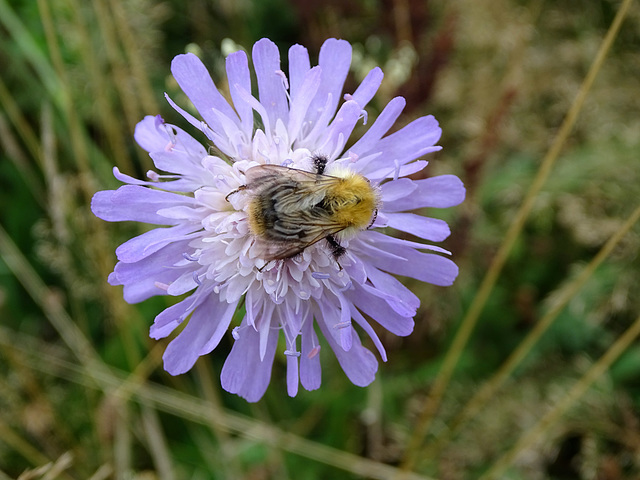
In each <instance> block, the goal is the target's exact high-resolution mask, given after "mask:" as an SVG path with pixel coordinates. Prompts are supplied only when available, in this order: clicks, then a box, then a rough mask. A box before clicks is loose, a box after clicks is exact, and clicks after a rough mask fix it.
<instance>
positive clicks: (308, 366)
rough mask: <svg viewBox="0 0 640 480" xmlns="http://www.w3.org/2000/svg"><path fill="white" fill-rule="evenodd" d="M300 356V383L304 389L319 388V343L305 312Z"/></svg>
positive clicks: (320, 376) (320, 370)
mask: <svg viewBox="0 0 640 480" xmlns="http://www.w3.org/2000/svg"><path fill="white" fill-rule="evenodd" d="M300 349H301V353H302V354H301V356H300V383H301V384H302V386H303V387H304V388H305V389H306V390H316V389H318V388H320V383H321V381H322V369H321V366H320V344H319V343H318V337H317V336H316V332H315V331H314V329H313V318H312V317H311V316H310V315H309V314H307V315H306V316H305V320H304V322H303V324H302V341H301V348H300Z"/></svg>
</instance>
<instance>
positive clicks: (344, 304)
mask: <svg viewBox="0 0 640 480" xmlns="http://www.w3.org/2000/svg"><path fill="white" fill-rule="evenodd" d="M252 59H253V67H254V69H255V74H256V79H257V87H258V88H257V92H258V98H256V97H255V96H254V95H253V94H252V93H251V92H252V88H251V77H250V71H249V62H248V60H247V56H246V54H245V53H244V52H241V51H239V52H235V53H232V54H231V55H229V56H228V57H227V59H226V70H227V77H228V83H229V90H228V92H229V94H230V98H231V104H230V103H229V102H228V101H227V100H226V99H225V97H224V96H223V95H222V94H221V93H220V91H218V89H217V88H216V86H215V84H214V83H213V81H212V79H211V77H210V75H209V73H208V72H207V70H206V68H205V67H204V65H203V64H202V62H201V61H200V60H199V59H198V58H197V57H196V56H195V55H192V54H186V55H178V56H177V57H176V58H175V59H174V60H173V62H172V65H171V70H172V73H173V76H174V77H175V79H176V80H177V82H178V84H179V85H180V87H181V88H182V90H183V91H184V92H185V93H186V95H187V96H188V97H189V99H190V100H191V102H192V103H193V105H194V106H195V107H196V109H197V110H198V112H199V113H200V115H201V116H202V119H203V120H202V121H201V120H198V119H196V118H195V117H193V116H192V115H191V114H189V113H188V112H186V111H185V110H183V109H182V108H180V107H179V106H178V105H176V104H175V103H174V102H173V101H172V100H171V99H169V98H168V97H167V98H168V101H169V102H170V103H171V105H172V106H173V107H174V108H175V109H176V110H177V111H178V112H179V113H180V114H181V115H182V116H183V117H185V119H186V120H187V121H188V122H189V123H191V124H192V125H193V126H194V127H196V129H197V130H199V131H200V132H201V133H204V135H205V136H206V138H207V140H208V142H207V146H205V145H203V144H201V143H200V142H199V141H198V140H195V139H194V138H193V137H192V136H191V135H189V134H188V133H186V132H185V131H183V130H181V129H180V128H178V127H176V126H174V125H170V124H168V123H165V122H164V121H163V120H162V118H160V117H159V116H157V117H152V116H148V117H146V118H145V119H144V120H142V121H141V122H140V123H139V124H138V126H137V127H136V131H135V139H136V141H137V142H138V144H140V146H141V147H142V148H144V149H145V150H147V151H148V152H149V154H150V156H151V158H152V159H153V162H154V164H155V166H156V167H157V169H158V170H161V171H163V172H167V173H168V175H164V174H163V175H161V174H158V173H156V172H150V173H149V174H148V177H149V181H141V180H137V179H134V178H132V177H129V176H127V175H125V174H123V173H121V172H119V171H118V169H117V168H114V175H115V176H116V178H118V179H119V180H121V181H122V182H124V183H126V185H124V186H122V187H120V188H118V189H117V190H110V191H102V192H98V193H96V195H95V196H94V198H93V201H92V210H93V212H94V214H95V215H97V216H98V217H100V218H102V219H104V220H107V221H124V220H129V221H136V222H144V223H150V224H156V225H160V226H161V227H160V228H156V229H154V230H150V231H148V232H146V233H144V234H142V235H140V236H138V237H135V238H133V239H131V240H129V241H127V242H126V243H124V244H122V245H120V247H118V249H117V250H116V255H117V257H118V263H117V264H116V266H115V269H114V271H113V273H112V274H111V275H110V277H109V282H110V283H111V284H112V285H124V298H125V300H126V301H127V302H130V303H135V302H140V301H143V300H145V299H147V298H149V297H151V296H154V295H174V296H178V295H183V294H185V293H187V292H191V294H190V295H188V296H186V298H184V299H183V300H181V301H180V302H178V303H176V304H174V305H173V306H171V307H169V308H167V309H166V310H164V311H163V312H161V313H160V314H159V315H158V316H157V317H156V319H155V322H154V324H153V326H152V327H151V332H150V335H151V337H153V338H156V339H159V338H163V337H166V336H167V335H169V334H170V333H171V332H172V331H173V330H174V329H175V328H176V327H178V325H180V324H181V323H182V322H183V321H185V320H186V319H187V318H188V319H189V320H188V323H187V324H186V326H185V327H184V329H183V330H182V331H181V332H180V334H179V335H177V337H176V338H174V339H173V340H172V341H171V343H170V344H169V345H168V347H167V349H166V351H165V354H164V357H163V358H164V366H165V369H166V370H167V371H168V372H169V373H171V374H173V375H177V374H181V373H184V372H186V371H188V370H189V369H190V368H191V367H192V366H193V365H194V363H195V362H196V360H197V359H198V357H199V356H200V355H204V354H207V353H209V352H211V351H212V350H213V349H214V348H215V347H216V346H217V345H218V343H219V342H220V339H221V338H222V337H223V335H224V334H225V333H226V332H227V331H228V330H229V329H230V327H231V321H232V317H233V315H234V312H235V311H236V310H237V309H238V306H239V305H241V304H242V303H244V306H245V310H246V314H245V315H244V318H243V319H242V321H241V323H240V324H239V325H237V326H234V327H233V328H232V331H231V335H232V336H233V338H234V339H235V343H234V345H233V348H232V350H231V353H230V354H229V356H228V357H227V360H226V362H225V364H224V367H223V369H222V374H221V382H222V386H223V388H225V389H226V390H227V391H229V392H231V393H237V394H238V395H240V396H242V397H244V398H245V399H247V400H248V401H250V402H253V401H257V400H259V399H260V398H261V397H262V395H263V394H264V392H265V390H266V388H267V386H268V384H269V380H270V377H271V369H272V364H273V359H274V356H275V354H276V347H277V344H278V338H279V337H280V332H282V334H283V337H284V355H286V358H287V388H288V393H289V395H291V396H294V395H296V393H297V390H298V385H299V384H302V386H303V387H304V388H305V389H307V390H313V389H316V388H318V387H319V386H320V377H321V375H320V357H321V355H322V353H320V343H319V340H318V331H319V332H320V333H321V334H322V335H323V336H324V337H325V338H326V341H327V343H328V345H329V346H330V347H331V349H332V350H333V352H334V354H335V355H336V357H337V359H338V361H339V363H340V365H341V367H342V368H343V370H344V372H345V373H346V375H347V376H348V377H349V379H350V380H351V381H352V382H353V383H354V384H356V385H360V386H365V385H368V384H369V383H371V382H372V381H373V379H374V377H375V373H376V371H377V368H378V364H377V361H376V358H375V356H374V355H373V354H372V353H371V352H370V351H369V350H368V349H367V348H365V347H364V346H363V345H362V344H361V342H360V337H359V335H358V333H357V331H356V329H355V328H354V325H357V326H358V329H359V330H361V331H362V332H364V333H366V334H367V335H369V336H370V337H371V339H372V341H373V344H374V345H375V346H376V348H377V350H378V352H379V354H380V357H381V358H382V359H383V360H385V361H386V354H385V350H384V347H383V346H382V344H381V342H380V340H379V339H378V337H377V335H376V333H375V331H374V330H373V328H372V327H371V325H370V323H369V320H368V319H373V320H374V321H376V322H378V323H379V324H380V325H381V326H382V327H384V328H386V329H387V330H389V331H390V332H392V333H394V334H396V335H402V336H404V335H408V334H409V333H411V331H412V330H413V325H414V322H413V317H414V315H415V313H416V310H417V308H418V306H419V303H420V301H419V299H418V298H417V297H416V296H415V295H414V294H413V293H411V291H409V290H408V289H407V288H406V287H405V286H403V285H402V284H401V283H400V282H399V281H398V280H397V279H396V278H394V276H393V275H402V276H408V277H412V278H415V279H418V280H422V281H425V282H429V283H432V284H435V285H442V286H446V285H450V284H451V283H452V282H453V280H454V279H455V277H456V276H457V273H458V269H457V267H456V265H455V264H454V263H453V262H452V261H451V260H450V259H449V258H447V257H446V256H445V255H446V254H448V252H446V251H445V250H443V249H441V248H439V247H436V246H432V245H428V244H424V243H419V242H414V241H408V240H402V239H398V238H393V237H390V236H388V235H386V234H385V233H383V232H382V231H380V230H379V229H381V228H383V227H391V228H393V229H396V230H401V231H404V232H407V233H409V234H411V235H414V236H416V237H419V238H420V239H424V240H427V241H434V242H438V241H442V240H444V239H445V238H446V237H447V236H448V235H449V233H450V232H449V228H448V226H447V224H446V223H445V222H443V221H441V220H437V219H432V218H426V217H423V216H420V215H417V214H414V213H407V212H408V211H410V210H414V209H417V208H423V207H438V208H440V207H450V206H453V205H457V204H459V203H460V202H461V201H462V200H463V199H464V187H463V186H462V183H461V182H460V180H459V179H458V178H457V177H455V176H453V175H443V176H439V177H433V178H428V179H424V180H412V179H410V178H408V175H410V174H413V173H416V172H419V171H420V170H422V169H423V168H424V167H425V166H426V164H427V162H426V161H424V160H421V159H419V158H420V157H422V156H424V155H425V154H427V153H430V152H434V151H436V150H439V149H440V147H438V146H434V145H435V143H436V142H437V141H438V139H439V138H440V133H441V130H440V128H439V126H438V122H437V121H436V120H435V119H434V118H433V117H432V116H425V117H422V118H419V119H417V120H415V121H413V122H412V123H410V124H408V125H407V126H405V127H404V128H402V129H400V130H398V131H396V132H395V133H391V134H388V131H389V130H390V128H391V127H392V126H393V124H394V122H395V120H396V119H397V118H398V116H399V115H400V113H401V112H402V110H403V108H404V106H405V100H404V99H403V98H401V97H397V98H394V99H393V100H391V101H390V102H389V103H388V105H387V106H386V107H385V108H384V110H383V111H382V113H381V114H380V115H379V116H378V118H377V119H376V121H375V122H373V124H372V125H371V126H370V127H369V129H368V130H367V132H366V133H365V134H364V135H363V136H362V137H361V138H359V139H358V140H357V141H355V143H353V144H351V145H350V146H349V147H346V145H347V141H348V140H349V137H350V135H351V133H352V130H353V128H354V126H355V125H356V124H357V122H358V121H360V120H361V119H364V121H366V114H365V110H364V109H365V107H366V105H367V103H368V102H369V101H370V100H371V98H372V97H373V95H374V94H375V92H376V91H377V89H378V87H379V86H380V83H381V81H382V71H381V70H380V69H379V68H374V69H373V70H371V72H369V74H368V75H367V76H366V78H365V79H364V80H363V81H362V83H361V84H360V86H359V87H358V88H357V89H356V91H355V92H353V93H351V94H346V95H344V97H341V94H342V88H343V85H344V81H345V78H346V76H347V73H348V71H349V67H350V63H351V46H350V45H349V43H348V42H346V41H344V40H335V39H330V40H327V41H326V42H325V43H324V45H323V46H322V49H321V50H320V57H319V62H318V63H319V64H318V65H317V66H314V67H311V65H310V61H309V55H308V53H307V50H306V49H305V48H304V47H302V46H300V45H295V46H293V47H291V49H290V50H289V59H288V60H289V62H288V63H289V75H288V77H287V75H286V74H285V73H284V72H283V71H282V70H281V67H280V56H279V53H278V49H277V47H276V46H275V44H274V43H273V42H271V41H270V40H267V39H262V40H260V41H258V42H257V43H256V44H255V45H254V47H253V52H252ZM341 98H343V99H344V101H341ZM210 147H213V148H210ZM213 152H215V153H213ZM265 166H267V167H265ZM265 172H266V173H265ZM267 177H268V178H269V180H266V178H267ZM345 178H347V180H345ZM348 178H351V179H356V180H353V181H356V183H357V184H358V188H359V189H360V190H359V191H361V192H362V193H355V188H356V187H355V186H354V185H352V184H349V183H348ZM268 182H271V183H269V184H268V185H269V188H267V186H265V185H267V183H268ZM339 182H343V183H339ZM344 182H347V183H344ZM284 184H286V185H288V186H283V185H284ZM327 185H333V186H334V187H332V188H334V190H330V191H329V190H327V189H328V188H329V187H328V186H327ZM305 189H306V190H305ZM292 192H295V194H294V193H292ZM327 192H330V193H327ZM336 192H338V193H336ZM367 192H368V193H367ZM339 195H343V197H344V198H343V199H342V200H340V201H338V200H336V201H335V202H334V203H331V200H332V199H333V200H335V198H334V197H336V196H339ZM363 196H364V197H366V199H367V201H368V203H367V204H366V205H365V206H364V207H363V208H361V209H360V210H359V213H358V214H357V216H356V217H353V215H351V214H352V213H353V211H352V210H350V209H351V208H354V207H352V206H350V205H355V204H358V205H360V204H362V202H363V199H362V198H361V197H363ZM341 198H342V197H341ZM349 202H351V203H349ZM333 205H339V206H333ZM338 213H339V214H340V220H339V221H338V220H336V216H337V215H338ZM285 215H287V216H286V218H285ZM354 215H355V213H354ZM352 217H353V218H352ZM318 223H320V226H318ZM331 225H333V226H331ZM310 229H314V230H313V235H312V234H311V231H310ZM294 239H295V240H294ZM323 353H324V352H323Z"/></svg>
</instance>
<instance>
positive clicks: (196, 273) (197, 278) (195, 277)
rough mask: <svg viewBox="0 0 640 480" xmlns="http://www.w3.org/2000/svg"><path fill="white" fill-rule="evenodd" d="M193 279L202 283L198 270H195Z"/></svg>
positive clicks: (197, 282) (198, 283)
mask: <svg viewBox="0 0 640 480" xmlns="http://www.w3.org/2000/svg"><path fill="white" fill-rule="evenodd" d="M193 281H194V282H196V284H197V285H198V286H201V285H202V281H201V280H200V276H199V275H198V272H193Z"/></svg>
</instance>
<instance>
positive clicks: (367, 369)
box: [318, 322, 378, 387]
mask: <svg viewBox="0 0 640 480" xmlns="http://www.w3.org/2000/svg"><path fill="white" fill-rule="evenodd" d="M318 324H319V325H320V330H322V333H323V334H324V336H325V338H326V339H327V342H328V343H329V346H330V347H331V349H332V350H333V353H334V354H335V356H336V358H337V359H338V363H340V366H341V367H342V370H344V373H345V374H346V375H347V377H348V378H349V380H351V383H353V384H354V385H357V386H359V387H366V386H367V385H369V384H370V383H371V382H373V381H374V380H375V377H376V372H377V371H378V361H377V360H376V357H375V355H374V354H373V353H371V352H370V351H369V350H367V349H366V348H364V347H363V346H362V343H361V342H360V338H359V337H358V335H353V345H352V347H351V348H350V349H349V351H345V350H344V349H343V348H342V347H341V346H340V345H339V344H338V342H336V340H335V338H334V337H333V335H332V334H331V332H329V329H330V328H331V327H329V326H328V325H326V324H325V323H324V322H318Z"/></svg>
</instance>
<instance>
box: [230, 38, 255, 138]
mask: <svg viewBox="0 0 640 480" xmlns="http://www.w3.org/2000/svg"><path fill="white" fill-rule="evenodd" d="M226 65H227V79H228V81H229V93H230V94H231V99H232V100H233V106H234V107H235V109H236V112H238V115H239V116H240V121H241V124H242V131H243V132H244V134H245V135H246V137H247V138H251V135H252V134H253V109H252V108H251V105H249V104H248V103H247V102H245V101H244V100H243V99H242V98H241V97H240V96H239V95H238V90H237V89H238V86H239V87H240V88H242V89H244V90H246V91H251V73H250V72H249V62H248V60H247V54H246V53H244V52H243V51H242V50H240V51H238V52H234V53H232V54H230V55H229V56H228V57H227V60H226Z"/></svg>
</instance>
